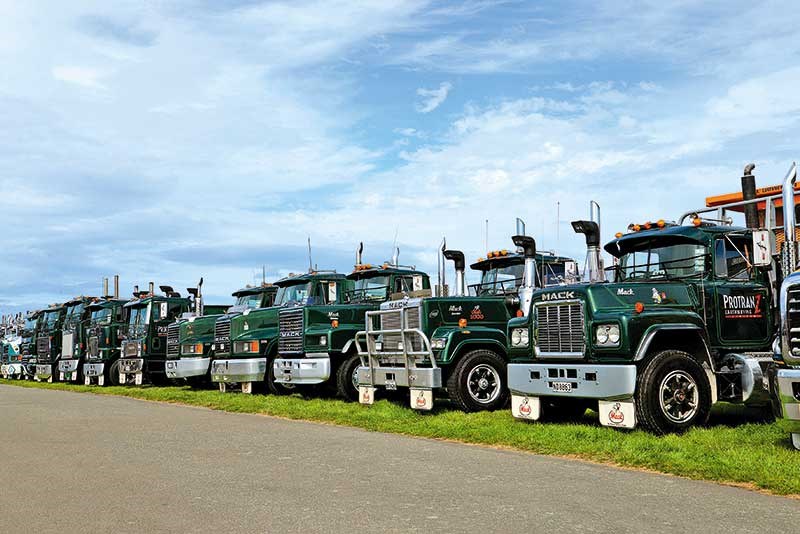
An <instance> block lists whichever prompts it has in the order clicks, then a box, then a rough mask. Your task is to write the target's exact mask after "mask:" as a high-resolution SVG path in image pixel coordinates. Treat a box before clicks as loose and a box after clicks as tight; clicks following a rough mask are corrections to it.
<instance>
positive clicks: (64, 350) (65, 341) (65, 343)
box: [61, 332, 75, 359]
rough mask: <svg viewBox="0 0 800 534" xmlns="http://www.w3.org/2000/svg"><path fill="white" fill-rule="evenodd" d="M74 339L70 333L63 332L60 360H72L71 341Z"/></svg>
mask: <svg viewBox="0 0 800 534" xmlns="http://www.w3.org/2000/svg"><path fill="white" fill-rule="evenodd" d="M74 339H75V334H73V333H72V332H64V335H63V336H62V337H61V357H62V358H67V359H69V358H72V351H73V346H72V344H73V342H74V341H73V340H74Z"/></svg>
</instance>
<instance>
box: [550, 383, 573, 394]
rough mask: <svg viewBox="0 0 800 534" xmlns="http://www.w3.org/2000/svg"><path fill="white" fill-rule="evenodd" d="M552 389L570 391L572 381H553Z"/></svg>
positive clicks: (563, 391) (562, 391)
mask: <svg viewBox="0 0 800 534" xmlns="http://www.w3.org/2000/svg"><path fill="white" fill-rule="evenodd" d="M552 388H553V391H558V392H561V393H572V382H553V385H552Z"/></svg>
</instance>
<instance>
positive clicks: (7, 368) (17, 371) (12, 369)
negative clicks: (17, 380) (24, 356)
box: [0, 363, 25, 378]
mask: <svg viewBox="0 0 800 534" xmlns="http://www.w3.org/2000/svg"><path fill="white" fill-rule="evenodd" d="M24 373H25V369H24V367H23V366H22V364H21V363H4V364H3V365H2V366H0V374H1V375H3V376H7V377H9V378H11V377H14V376H22V375H23V374H24Z"/></svg>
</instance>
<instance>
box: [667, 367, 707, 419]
mask: <svg viewBox="0 0 800 534" xmlns="http://www.w3.org/2000/svg"><path fill="white" fill-rule="evenodd" d="M699 397H700V393H699V391H698V390H697V383H696V382H695V380H694V378H692V376H691V375H690V374H689V373H687V372H686V371H672V372H671V373H669V374H668V375H667V376H665V377H664V379H663V380H662V381H661V387H660V388H659V401H660V402H659V404H660V406H661V412H662V413H663V414H664V416H665V417H666V418H667V419H668V420H670V421H671V422H673V423H685V422H687V421H690V420H691V419H692V418H693V417H694V416H695V415H696V414H697V410H698V408H699V406H700V402H699Z"/></svg>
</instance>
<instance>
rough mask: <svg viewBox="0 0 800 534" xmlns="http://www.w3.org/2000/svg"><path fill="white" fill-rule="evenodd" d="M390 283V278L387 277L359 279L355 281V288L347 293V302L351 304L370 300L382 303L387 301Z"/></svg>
mask: <svg viewBox="0 0 800 534" xmlns="http://www.w3.org/2000/svg"><path fill="white" fill-rule="evenodd" d="M390 283H391V277H389V276H373V277H371V278H360V279H358V280H356V284H355V288H354V289H353V290H351V291H348V293H347V297H348V300H349V301H351V302H355V301H372V300H375V301H380V302H383V301H384V300H386V299H387V293H388V292H389V284H390Z"/></svg>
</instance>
